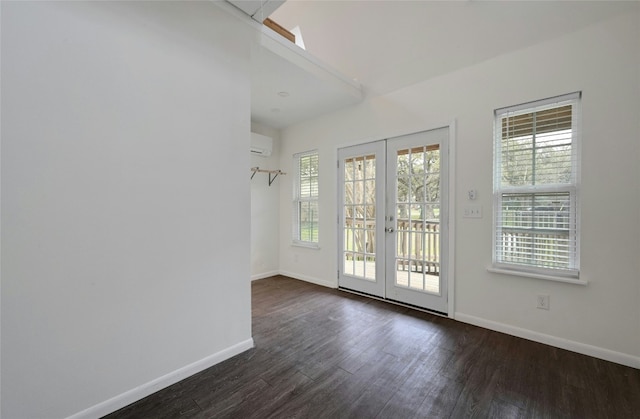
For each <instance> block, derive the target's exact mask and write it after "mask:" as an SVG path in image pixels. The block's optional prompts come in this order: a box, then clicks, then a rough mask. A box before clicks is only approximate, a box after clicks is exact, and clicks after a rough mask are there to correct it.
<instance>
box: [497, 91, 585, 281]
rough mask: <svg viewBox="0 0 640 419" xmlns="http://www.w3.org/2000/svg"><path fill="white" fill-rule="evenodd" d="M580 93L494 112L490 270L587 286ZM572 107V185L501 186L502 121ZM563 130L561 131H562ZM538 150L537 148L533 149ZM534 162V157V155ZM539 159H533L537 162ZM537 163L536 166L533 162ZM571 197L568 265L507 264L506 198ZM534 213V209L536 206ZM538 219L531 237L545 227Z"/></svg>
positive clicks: (560, 183) (568, 183)
mask: <svg viewBox="0 0 640 419" xmlns="http://www.w3.org/2000/svg"><path fill="white" fill-rule="evenodd" d="M581 99H582V95H581V92H575V93H570V94H567V95H562V96H557V97H553V98H549V99H543V100H537V101H533V102H527V103H524V104H520V105H516V106H510V107H505V108H500V109H496V110H495V111H494V144H493V147H494V148H493V151H494V158H493V164H494V168H493V229H492V232H493V243H492V244H493V245H492V267H491V268H490V271H493V272H498V273H509V274H513V275H518V276H528V277H534V278H542V279H551V280H559V281H563V282H571V283H580V284H582V283H584V282H583V281H581V280H579V277H580V199H579V198H580V166H581V162H580V145H581ZM567 105H571V107H572V113H571V176H570V181H569V182H558V183H553V184H551V183H546V184H541V185H536V184H535V180H534V181H532V182H531V183H530V184H526V185H518V186H509V187H505V186H503V185H502V182H501V181H502V173H503V166H502V157H503V154H502V146H503V135H502V121H503V119H504V118H508V117H511V116H514V115H519V114H526V113H534V112H536V113H537V112H541V111H545V110H549V109H556V108H560V107H563V106H567ZM535 128H536V124H533V123H532V129H531V132H532V137H533V138H535V137H536V130H535ZM559 131H560V130H559ZM532 150H535V147H534V148H533V149H532ZM533 159H535V155H533ZM535 161H536V160H532V162H535ZM534 164H535V163H534ZM557 193H560V194H563V193H564V194H568V197H569V211H568V241H567V244H568V252H567V254H568V266H567V267H561V268H560V267H549V266H544V265H543V264H542V263H541V262H540V261H538V262H537V263H535V261H533V262H534V263H531V264H528V263H514V262H510V261H506V260H505V258H504V254H503V253H504V244H503V242H502V239H501V238H500V237H502V229H503V228H504V222H502V221H503V218H502V216H503V213H502V211H503V200H504V199H505V198H506V195H510V194H511V195H513V194H522V195H523V196H529V195H530V196H531V198H532V199H534V200H535V197H542V196H545V195H546V196H549V194H557ZM533 208H534V209H533V211H534V213H535V206H534V207H533ZM536 221H538V219H536V218H533V216H532V219H531V223H532V227H531V235H532V236H535V235H536V234H541V233H540V232H541V231H542V230H544V229H543V228H536V227H535V225H534V223H535V222H536Z"/></svg>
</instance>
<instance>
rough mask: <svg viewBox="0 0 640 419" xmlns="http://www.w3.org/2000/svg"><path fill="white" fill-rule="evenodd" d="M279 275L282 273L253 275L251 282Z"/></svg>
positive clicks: (272, 272)
mask: <svg viewBox="0 0 640 419" xmlns="http://www.w3.org/2000/svg"><path fill="white" fill-rule="evenodd" d="M279 273H280V272H279V271H269V272H263V273H259V274H255V275H251V280H252V281H257V280H258V279H264V278H269V277H270V276H274V275H278V274H279Z"/></svg>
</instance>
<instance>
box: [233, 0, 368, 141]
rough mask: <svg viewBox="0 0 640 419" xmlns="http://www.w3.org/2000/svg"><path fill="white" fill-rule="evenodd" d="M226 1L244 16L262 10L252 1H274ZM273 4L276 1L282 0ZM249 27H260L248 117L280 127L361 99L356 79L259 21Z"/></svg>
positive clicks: (254, 58) (280, 2)
mask: <svg viewBox="0 0 640 419" xmlns="http://www.w3.org/2000/svg"><path fill="white" fill-rule="evenodd" d="M227 2H228V3H230V4H232V5H234V6H235V7H236V8H240V9H241V10H242V11H243V12H244V13H246V14H247V15H249V13H251V12H253V13H254V15H256V13H262V12H264V11H265V10H266V9H263V10H262V11H260V9H258V11H256V10H254V9H255V7H256V5H258V7H259V6H260V5H262V6H265V5H266V4H270V3H275V2H274V1H273V0H268V1H266V2H264V3H261V2H260V1H241V0H233V1H231V0H228V1H227ZM245 3H252V4H253V6H250V5H248V4H245ZM277 3H279V4H278V6H279V5H280V4H282V3H284V1H278V2H277ZM240 6H242V7H240ZM274 10H275V9H274ZM256 16H257V15H256ZM266 17H268V15H267V14H265V15H264V18H266ZM254 20H257V21H260V20H262V16H260V19H256V17H254ZM252 26H253V27H256V28H257V29H258V30H259V31H260V34H259V42H258V45H257V46H256V48H255V49H254V51H253V53H252V58H251V120H252V121H254V122H258V123H261V124H266V125H268V126H271V127H273V128H276V129H282V128H285V127H287V126H290V125H293V124H296V123H298V122H302V121H304V120H306V119H310V118H314V117H316V116H319V115H323V114H326V113H329V112H332V111H334V110H338V109H341V108H344V107H346V106H349V105H354V104H356V103H358V102H360V101H362V98H363V93H362V86H361V85H360V83H359V82H357V81H355V80H353V79H351V78H349V77H347V76H345V75H343V74H342V73H339V72H338V71H336V70H335V69H333V68H331V67H329V66H328V65H326V64H325V63H323V62H321V61H320V60H318V59H317V58H315V57H313V56H312V55H311V54H309V53H308V52H307V51H305V50H304V49H302V48H300V47H299V46H297V45H295V44H293V43H292V42H290V41H289V40H287V39H286V38H284V37H283V36H281V35H280V34H278V33H276V32H275V31H273V30H272V29H270V28H268V27H266V26H264V25H262V24H260V25H259V26H258V25H256V24H255V23H254V24H253V25H252Z"/></svg>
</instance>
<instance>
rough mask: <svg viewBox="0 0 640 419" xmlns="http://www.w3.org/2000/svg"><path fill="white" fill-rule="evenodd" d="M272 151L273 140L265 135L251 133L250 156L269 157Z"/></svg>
mask: <svg viewBox="0 0 640 419" xmlns="http://www.w3.org/2000/svg"><path fill="white" fill-rule="evenodd" d="M272 151H273V139H272V138H271V137H267V136H266V135H262V134H256V133H255V132H252V133H251V154H252V155H256V156H261V157H269V156H270V155H271V152H272Z"/></svg>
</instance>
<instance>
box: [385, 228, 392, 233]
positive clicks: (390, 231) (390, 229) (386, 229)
mask: <svg viewBox="0 0 640 419" xmlns="http://www.w3.org/2000/svg"><path fill="white" fill-rule="evenodd" d="M384 231H386V232H387V233H393V227H387V228H385V229H384Z"/></svg>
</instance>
